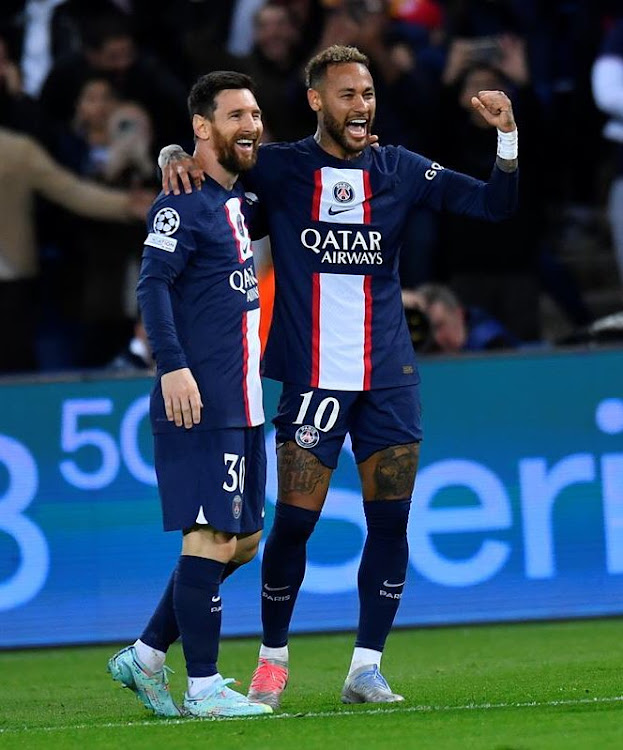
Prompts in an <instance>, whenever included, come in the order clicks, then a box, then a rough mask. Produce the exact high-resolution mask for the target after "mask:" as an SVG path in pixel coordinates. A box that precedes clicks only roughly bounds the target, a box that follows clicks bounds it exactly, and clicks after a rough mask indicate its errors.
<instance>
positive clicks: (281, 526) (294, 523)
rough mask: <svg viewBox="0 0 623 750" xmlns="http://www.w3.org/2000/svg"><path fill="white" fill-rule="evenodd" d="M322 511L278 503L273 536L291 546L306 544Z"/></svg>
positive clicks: (272, 530) (272, 531)
mask: <svg viewBox="0 0 623 750" xmlns="http://www.w3.org/2000/svg"><path fill="white" fill-rule="evenodd" d="M319 518H320V511H316V510H307V508H299V507H297V506H296V505H287V504H286V503H277V505H276V507H275V519H274V521H273V526H272V529H271V532H270V534H271V536H272V537H273V538H275V537H278V538H279V539H280V540H282V541H285V542H289V543H291V544H304V543H305V542H307V540H308V539H309V537H310V536H311V535H312V533H313V531H314V529H315V527H316V523H317V522H318V519H319Z"/></svg>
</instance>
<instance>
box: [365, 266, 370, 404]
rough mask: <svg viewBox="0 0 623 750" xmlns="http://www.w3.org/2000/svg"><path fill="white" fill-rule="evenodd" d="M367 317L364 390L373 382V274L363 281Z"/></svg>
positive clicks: (368, 388) (367, 389)
mask: <svg viewBox="0 0 623 750" xmlns="http://www.w3.org/2000/svg"><path fill="white" fill-rule="evenodd" d="M363 293H364V297H365V300H366V302H365V305H366V310H365V317H364V322H363V336H364V341H363V390H364V391H369V390H370V386H371V384H372V276H366V278H365V280H364V282H363Z"/></svg>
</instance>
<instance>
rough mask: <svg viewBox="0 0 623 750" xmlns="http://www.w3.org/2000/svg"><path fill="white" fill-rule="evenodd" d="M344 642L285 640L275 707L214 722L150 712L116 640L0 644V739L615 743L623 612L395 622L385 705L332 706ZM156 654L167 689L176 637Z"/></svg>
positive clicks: (622, 678)
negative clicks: (164, 652)
mask: <svg viewBox="0 0 623 750" xmlns="http://www.w3.org/2000/svg"><path fill="white" fill-rule="evenodd" d="M352 641H353V638H352V635H343V634H340V635H323V636H297V637H294V638H292V640H291V643H290V666H291V673H290V685H289V686H288V689H287V692H286V694H285V697H284V699H283V704H282V710H281V711H280V712H279V713H278V714H275V715H274V716H269V717H260V718H253V719H229V720H227V719H224V720H219V721H199V720H190V719H180V720H165V719H158V718H156V717H154V716H152V715H151V714H150V713H148V712H147V711H146V710H145V709H144V708H143V707H142V705H141V704H140V703H139V701H138V700H137V699H136V698H135V696H134V695H133V694H132V693H130V692H129V691H128V690H123V689H122V688H121V687H120V686H119V685H118V684H117V683H114V682H113V681H112V680H111V679H110V676H109V675H108V674H107V673H106V672H105V666H106V661H107V659H108V657H109V656H110V655H111V654H112V653H113V652H114V651H115V649H116V647H115V646H110V647H102V646H98V647H80V648H62V649H61V648H59V649H45V650H27V651H15V652H11V651H5V652H0V676H1V679H0V748H28V749H29V750H30V749H35V750H36V749H38V748H59V749H61V748H62V750H66V749H71V748H80V749H81V750H92V749H96V750H97V749H99V748H115V749H116V748H131V749H132V750H139V749H141V748H150V750H178V749H179V750H189V749H193V748H201V749H202V750H212V749H213V748H214V749H215V750H229V749H230V748H232V749H233V748H241V750H256V749H258V750H259V749H260V748H262V749H264V748H265V749H266V750H282V749H289V748H293V749H294V750H312V749H313V750H316V749H317V750H342V749H346V750H359V749H360V748H361V750H376V749H377V748H383V749H384V748H388V749H390V750H402V749H403V748H409V749H410V748H414V749H416V748H417V750H446V749H447V750H470V749H472V748H473V749H477V750H558V749H559V748H560V750H563V749H564V750H609V749H610V748H612V749H613V750H614V749H615V748H616V749H617V750H620V749H621V748H623V658H622V657H623V619H606V620H580V621H571V622H552V623H524V624H513V625H491V626H470V627H452V628H438V629H414V630H398V631H395V632H394V633H393V634H392V635H391V637H390V640H389V643H388V646H387V649H386V653H385V656H384V659H383V672H384V674H385V676H386V677H387V678H388V680H389V682H390V684H391V686H392V688H393V689H394V690H396V691H397V692H400V693H402V694H403V695H404V696H405V702H404V703H400V704H388V705H385V706H374V705H359V706H344V705H342V704H341V703H340V701H339V695H340V688H341V685H342V681H343V679H344V674H345V670H346V668H347V666H348V663H349V660H350V654H351V649H352ZM123 645H125V644H123ZM257 645H258V644H257V641H256V640H225V641H224V642H223V644H222V646H221V654H220V665H219V666H220V670H221V673H222V674H223V675H224V676H228V677H229V676H234V677H236V678H238V679H239V680H240V682H241V684H240V686H239V689H240V690H246V688H247V686H248V681H249V677H250V673H251V671H252V669H253V667H254V665H255V660H256V656H257ZM168 663H169V664H170V665H171V666H172V667H173V669H175V670H176V673H175V674H174V675H172V677H171V684H172V689H173V692H174V695H175V696H176V698H179V697H180V696H181V693H182V692H183V689H184V686H185V675H184V667H183V658H182V652H181V648H180V647H179V645H177V644H176V646H174V647H173V648H172V649H171V653H170V655H169V659H168Z"/></svg>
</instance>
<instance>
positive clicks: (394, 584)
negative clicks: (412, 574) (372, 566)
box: [383, 579, 406, 589]
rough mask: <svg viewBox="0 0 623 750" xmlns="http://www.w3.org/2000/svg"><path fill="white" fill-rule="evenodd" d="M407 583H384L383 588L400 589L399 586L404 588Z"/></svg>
mask: <svg viewBox="0 0 623 750" xmlns="http://www.w3.org/2000/svg"><path fill="white" fill-rule="evenodd" d="M405 583H406V579H405V580H404V581H403V582H402V583H389V582H388V581H383V586H387V588H388V589H393V588H398V586H404V585H405Z"/></svg>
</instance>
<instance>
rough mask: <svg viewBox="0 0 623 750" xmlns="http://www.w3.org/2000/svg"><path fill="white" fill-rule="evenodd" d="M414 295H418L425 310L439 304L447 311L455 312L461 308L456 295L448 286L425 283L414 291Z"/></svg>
mask: <svg viewBox="0 0 623 750" xmlns="http://www.w3.org/2000/svg"><path fill="white" fill-rule="evenodd" d="M415 292H416V294H419V295H420V296H421V297H422V299H423V300H424V304H425V305H426V309H427V310H428V308H429V307H430V306H431V305H434V304H435V303H437V302H439V303H441V304H442V305H444V307H447V308H448V309H449V310H456V309H458V308H459V307H462V305H461V301H460V300H459V298H458V297H457V295H456V294H455V293H454V292H453V291H452V289H450V287H448V286H444V285H443V284H434V283H427V284H421V285H420V286H418V287H417V288H416V289H415Z"/></svg>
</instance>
